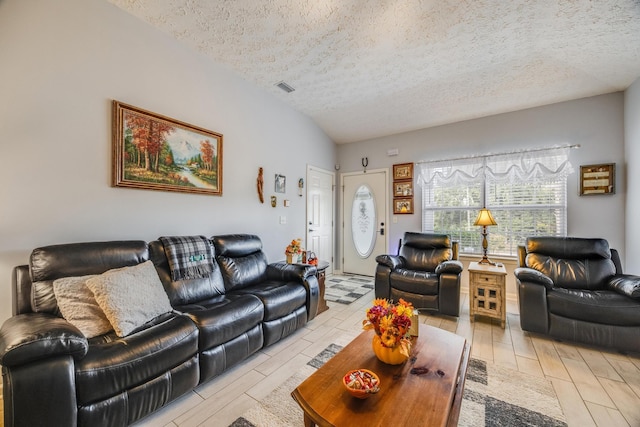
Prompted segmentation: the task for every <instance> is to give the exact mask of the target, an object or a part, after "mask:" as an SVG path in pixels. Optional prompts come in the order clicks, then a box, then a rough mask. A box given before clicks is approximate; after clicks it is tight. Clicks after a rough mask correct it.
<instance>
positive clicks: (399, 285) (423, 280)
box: [389, 268, 439, 295]
mask: <svg viewBox="0 0 640 427" xmlns="http://www.w3.org/2000/svg"><path fill="white" fill-rule="evenodd" d="M389 283H390V284H391V287H392V288H394V289H398V290H401V291H404V292H408V293H411V294H421V295H438V289H439V279H438V275H437V274H435V273H430V272H427V271H413V270H407V269H404V268H398V269H397V270H394V271H392V272H391V273H390V275H389Z"/></svg>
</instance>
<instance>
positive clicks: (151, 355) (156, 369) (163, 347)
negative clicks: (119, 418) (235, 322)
mask: <svg viewBox="0 0 640 427" xmlns="http://www.w3.org/2000/svg"><path fill="white" fill-rule="evenodd" d="M197 352H198V329H197V328H196V325H194V323H193V322H192V321H191V319H189V317H187V316H184V315H179V314H173V313H171V314H165V315H162V316H160V317H158V318H157V319H154V320H153V321H151V322H149V323H148V324H147V325H145V329H142V330H141V331H138V332H134V333H133V334H131V335H128V336H126V337H124V338H120V337H118V336H116V335H115V333H111V334H108V335H103V336H101V337H96V338H93V339H91V340H90V341H89V351H88V352H87V355H86V356H85V357H84V358H83V359H82V360H80V361H78V362H77V364H76V370H75V372H76V392H77V395H78V403H80V404H82V405H87V404H90V403H92V402H96V401H98V400H104V399H106V398H108V397H111V396H114V395H116V394H119V393H122V392H123V391H125V390H129V389H131V388H133V387H136V386H138V385H140V384H143V383H145V382H148V381H149V380H151V379H154V378H156V377H158V376H159V375H163V374H165V373H166V372H167V371H170V370H171V369H172V368H174V367H176V366H178V365H179V364H181V363H183V362H184V361H186V360H188V359H190V358H191V357H193V356H194V355H195V354H197Z"/></svg>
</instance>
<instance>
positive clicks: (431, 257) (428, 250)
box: [399, 232, 453, 272]
mask: <svg viewBox="0 0 640 427" xmlns="http://www.w3.org/2000/svg"><path fill="white" fill-rule="evenodd" d="M399 255H400V256H402V257H403V258H404V260H405V265H404V266H405V267H406V268H408V269H410V270H422V271H430V272H434V271H435V269H436V267H437V266H438V264H440V263H441V262H444V261H448V260H450V259H452V257H453V249H452V243H451V237H450V236H449V235H446V234H426V233H411V232H407V233H405V234H404V240H403V242H402V247H401V248H400V254H399Z"/></svg>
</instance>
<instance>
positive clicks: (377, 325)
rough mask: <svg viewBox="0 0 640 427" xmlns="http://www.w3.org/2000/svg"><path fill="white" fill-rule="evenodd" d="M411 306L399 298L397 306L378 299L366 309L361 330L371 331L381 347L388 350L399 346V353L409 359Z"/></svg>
mask: <svg viewBox="0 0 640 427" xmlns="http://www.w3.org/2000/svg"><path fill="white" fill-rule="evenodd" d="M412 315H413V305H412V304H411V303H410V302H407V301H405V300H403V299H402V298H400V300H399V301H398V303H397V304H393V303H391V302H390V301H389V300H386V299H381V298H378V299H376V300H374V301H373V306H372V307H370V308H369V309H367V318H366V319H365V320H363V321H362V328H363V329H373V330H375V332H376V334H377V335H378V336H379V337H380V341H381V342H382V345H383V346H385V347H388V348H394V347H396V346H400V353H402V354H403V355H405V356H406V357H409V351H410V350H411V341H410V339H409V336H408V334H409V328H411V316H412Z"/></svg>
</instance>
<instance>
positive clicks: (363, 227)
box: [351, 185, 377, 258]
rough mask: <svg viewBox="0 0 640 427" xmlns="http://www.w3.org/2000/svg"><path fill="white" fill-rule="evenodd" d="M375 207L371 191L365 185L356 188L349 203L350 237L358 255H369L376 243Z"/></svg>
mask: <svg viewBox="0 0 640 427" xmlns="http://www.w3.org/2000/svg"><path fill="white" fill-rule="evenodd" d="M376 233H377V230H376V208H375V203H374V200H373V192H372V191H371V189H370V188H369V187H368V186H367V185H361V186H360V187H358V189H357V190H356V193H355V196H354V197H353V204H352V205H351V238H352V239H353V245H354V246H355V248H356V252H357V253H358V255H360V257H362V258H367V257H369V255H371V252H372V251H373V247H374V246H375V243H376Z"/></svg>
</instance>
